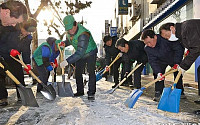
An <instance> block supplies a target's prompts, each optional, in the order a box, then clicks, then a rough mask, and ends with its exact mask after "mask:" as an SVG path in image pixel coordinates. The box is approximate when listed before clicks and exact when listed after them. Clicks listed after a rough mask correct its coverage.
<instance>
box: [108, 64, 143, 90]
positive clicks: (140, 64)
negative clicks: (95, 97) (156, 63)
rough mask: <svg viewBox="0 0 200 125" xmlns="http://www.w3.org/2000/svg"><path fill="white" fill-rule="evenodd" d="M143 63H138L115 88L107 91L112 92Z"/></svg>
mask: <svg viewBox="0 0 200 125" xmlns="http://www.w3.org/2000/svg"><path fill="white" fill-rule="evenodd" d="M141 65H142V63H140V64H138V65H137V66H136V67H135V68H134V69H133V70H132V71H131V72H130V73H129V74H128V75H127V77H126V78H124V79H123V80H122V81H121V82H120V83H119V84H118V85H117V86H116V87H115V88H113V89H110V90H108V91H107V92H106V93H109V94H112V93H113V92H114V91H115V90H116V89H117V88H118V87H119V86H120V85H121V84H122V83H123V82H124V81H126V79H127V78H128V77H129V76H131V75H132V74H133V73H134V72H135V70H136V69H138V68H139V67H140V66H141Z"/></svg>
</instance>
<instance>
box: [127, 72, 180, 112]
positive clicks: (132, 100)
mask: <svg viewBox="0 0 200 125" xmlns="http://www.w3.org/2000/svg"><path fill="white" fill-rule="evenodd" d="M176 71H177V69H170V70H169V71H168V72H166V73H165V74H164V75H163V77H164V76H167V75H169V74H171V73H173V72H176ZM159 80H160V78H157V79H155V80H153V81H152V82H150V83H148V84H146V85H145V86H144V87H142V88H141V89H134V90H133V91H132V93H131V94H130V95H129V97H128V98H127V99H126V101H125V102H124V104H125V106H126V107H129V108H133V106H134V105H135V103H136V101H137V100H138V98H139V97H140V96H141V95H142V93H143V90H145V89H146V88H148V87H149V86H151V85H152V84H154V83H155V82H157V81H159Z"/></svg>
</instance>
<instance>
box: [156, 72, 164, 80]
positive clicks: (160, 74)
mask: <svg viewBox="0 0 200 125" xmlns="http://www.w3.org/2000/svg"><path fill="white" fill-rule="evenodd" d="M157 78H160V80H159V81H162V80H165V77H163V74H162V73H158V74H157Z"/></svg>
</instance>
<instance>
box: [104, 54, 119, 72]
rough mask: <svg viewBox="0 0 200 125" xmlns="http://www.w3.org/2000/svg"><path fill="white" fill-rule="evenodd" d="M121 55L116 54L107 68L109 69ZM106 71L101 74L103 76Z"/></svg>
mask: <svg viewBox="0 0 200 125" xmlns="http://www.w3.org/2000/svg"><path fill="white" fill-rule="evenodd" d="M120 55H121V53H119V54H117V56H116V57H115V59H114V60H113V61H112V63H111V64H110V65H109V66H108V68H110V67H111V66H112V65H113V64H114V63H115V62H116V61H117V60H118V59H119V58H120V57H121V56H120ZM106 72H107V71H106V70H105V71H104V72H103V73H102V75H103V74H104V73H106Z"/></svg>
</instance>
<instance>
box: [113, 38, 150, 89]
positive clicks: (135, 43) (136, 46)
mask: <svg viewBox="0 0 200 125" xmlns="http://www.w3.org/2000/svg"><path fill="white" fill-rule="evenodd" d="M116 48H118V49H119V50H120V51H121V52H123V55H122V58H123V57H125V58H127V59H126V60H124V61H125V72H126V74H128V73H129V72H130V70H131V64H132V63H131V60H135V61H137V64H140V63H142V64H143V65H141V66H140V67H139V68H138V69H137V70H136V71H135V72H134V87H135V88H137V89H140V88H141V72H142V70H143V68H144V65H145V64H146V63H147V62H148V58H147V55H146V52H145V51H144V43H143V42H142V41H139V40H130V41H126V40H125V39H124V38H121V39H119V40H117V42H116Z"/></svg>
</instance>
